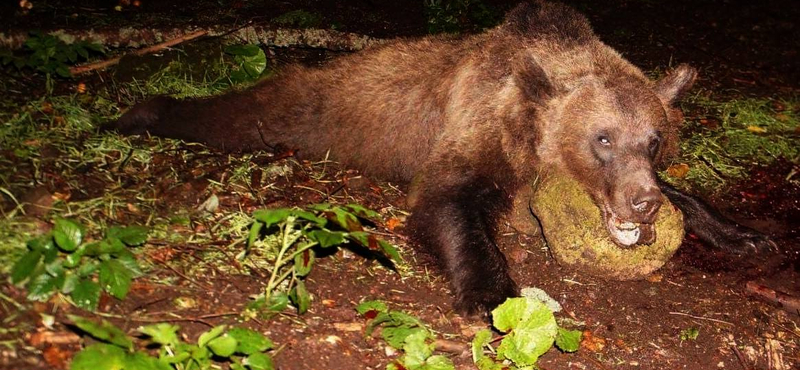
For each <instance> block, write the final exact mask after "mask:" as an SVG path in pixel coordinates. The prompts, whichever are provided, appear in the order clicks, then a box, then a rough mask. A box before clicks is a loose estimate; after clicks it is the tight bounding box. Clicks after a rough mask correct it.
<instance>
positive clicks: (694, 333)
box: [681, 328, 700, 341]
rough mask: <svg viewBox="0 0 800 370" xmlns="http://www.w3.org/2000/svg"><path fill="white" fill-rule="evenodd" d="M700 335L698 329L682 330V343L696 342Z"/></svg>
mask: <svg viewBox="0 0 800 370" xmlns="http://www.w3.org/2000/svg"><path fill="white" fill-rule="evenodd" d="M699 335H700V330H697V328H688V329H684V330H681V341H685V340H696V339H697V337H698V336H699Z"/></svg>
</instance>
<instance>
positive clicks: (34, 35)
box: [0, 31, 105, 78]
mask: <svg viewBox="0 0 800 370" xmlns="http://www.w3.org/2000/svg"><path fill="white" fill-rule="evenodd" d="M104 53H105V49H104V48H103V46H102V45H100V44H97V43H92V42H88V41H85V40H80V41H75V42H73V43H71V44H67V43H66V42H64V41H63V40H61V39H60V38H58V37H56V36H53V35H48V34H45V33H42V32H39V31H34V32H31V36H30V37H29V38H28V39H27V40H26V41H25V44H24V45H23V49H22V55H19V56H18V55H14V54H13V53H12V52H11V51H8V50H5V51H2V52H0V64H2V65H3V66H9V65H13V66H14V67H16V68H17V69H20V70H22V69H26V68H27V69H31V70H33V71H36V72H39V73H43V74H46V75H48V76H50V75H58V76H60V77H65V78H66V77H72V74H71V73H70V71H69V66H70V65H74V64H76V63H78V62H81V61H85V60H88V59H89V58H90V56H91V55H92V54H104Z"/></svg>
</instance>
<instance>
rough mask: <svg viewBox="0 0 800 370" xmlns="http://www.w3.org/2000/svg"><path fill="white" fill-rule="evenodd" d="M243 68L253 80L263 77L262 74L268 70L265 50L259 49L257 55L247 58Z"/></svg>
mask: <svg viewBox="0 0 800 370" xmlns="http://www.w3.org/2000/svg"><path fill="white" fill-rule="evenodd" d="M242 68H243V69H244V71H245V72H246V73H247V75H248V76H250V78H251V79H256V78H258V76H261V73H262V72H264V70H265V69H266V68H267V56H266V54H264V50H261V49H260V48H259V49H258V52H257V53H256V55H253V56H250V57H246V58H245V59H244V61H243V63H242Z"/></svg>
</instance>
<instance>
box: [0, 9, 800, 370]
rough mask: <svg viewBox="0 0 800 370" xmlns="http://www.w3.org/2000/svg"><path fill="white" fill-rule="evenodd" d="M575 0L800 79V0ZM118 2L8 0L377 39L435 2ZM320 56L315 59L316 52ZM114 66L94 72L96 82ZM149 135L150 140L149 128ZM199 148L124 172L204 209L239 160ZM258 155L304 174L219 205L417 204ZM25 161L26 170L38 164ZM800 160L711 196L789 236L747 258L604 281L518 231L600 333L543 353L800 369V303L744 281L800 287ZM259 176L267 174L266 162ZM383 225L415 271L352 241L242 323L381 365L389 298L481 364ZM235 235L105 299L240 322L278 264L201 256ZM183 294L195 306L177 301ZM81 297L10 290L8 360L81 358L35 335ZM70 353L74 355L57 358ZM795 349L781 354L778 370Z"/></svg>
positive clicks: (649, 55)
mask: <svg viewBox="0 0 800 370" xmlns="http://www.w3.org/2000/svg"><path fill="white" fill-rule="evenodd" d="M486 3H488V4H492V5H493V6H495V7H496V8H497V9H507V8H508V7H510V6H511V5H512V4H513V2H511V1H508V2H506V1H497V2H489V1H487V2H486ZM571 3H572V4H573V5H574V6H576V7H577V8H579V9H581V10H582V11H583V12H585V13H586V14H587V15H588V16H589V18H590V19H591V21H592V22H593V24H594V26H595V28H596V30H597V32H598V34H599V35H600V36H601V38H602V39H603V40H605V41H606V42H607V43H608V44H610V45H611V46H613V47H615V48H616V49H618V50H620V51H621V52H622V53H623V54H624V55H625V56H626V57H628V58H629V59H630V60H631V61H632V62H634V63H635V64H637V65H638V66H640V67H642V68H643V69H644V70H648V71H649V70H662V71H663V70H665V69H667V68H668V67H669V66H670V65H677V64H678V63H690V64H692V65H695V66H697V67H698V68H699V69H700V71H701V77H700V80H699V85H700V86H699V89H707V90H714V91H718V92H721V93H722V94H724V95H727V96H730V97H752V96H755V97H773V96H779V95H781V96H787V95H789V96H791V95H797V94H798V93H799V92H800V63H799V62H798V60H799V58H800V55H798V50H800V43H798V42H797V40H800V24H799V23H800V6H798V5H796V4H794V2H793V1H790V0H777V1H770V2H753V1H734V0H727V1H725V0H703V1H692V0H675V1H669V2H658V1H649V0H613V1H607V2H602V3H601V2H588V1H587V2H571ZM114 5H116V4H115V3H114V2H111V1H106V0H83V1H68V0H53V1H43V2H34V8H33V9H32V10H31V12H30V13H29V14H27V15H25V14H21V12H20V11H19V10H18V7H17V4H16V2H6V3H4V4H3V5H0V31H9V30H15V29H16V30H19V29H34V28H41V29H50V28H53V29H57V28H71V29H84V28H86V27H92V26H97V25H98V24H101V25H102V26H105V27H109V26H111V25H114V26H119V25H121V24H125V25H147V26H157V25H163V24H169V25H174V26H178V27H181V26H187V25H190V24H230V25H234V24H242V23H244V22H246V21H248V20H253V21H256V22H263V21H267V20H269V19H272V18H273V17H275V16H277V15H280V14H283V13H285V12H286V11H290V10H295V9H304V10H307V11H315V12H319V13H320V14H323V15H324V21H323V22H324V24H323V26H325V25H330V24H334V23H335V24H337V25H341V26H338V27H341V28H340V29H342V30H345V31H349V32H356V33H362V34H368V35H374V36H376V37H393V36H412V37H413V36H420V35H424V34H425V33H426V28H425V26H426V24H425V19H424V15H423V8H422V6H421V2H419V1H408V0H403V1H388V2H378V1H370V0H347V1H315V0H303V1H280V2H277V1H270V0H266V1H261V2H248V1H205V0H201V1H195V2H182V1H172V0H161V1H153V2H152V4H151V3H150V2H147V1H143V2H142V6H141V7H140V8H139V9H134V8H131V7H126V8H125V9H124V10H123V11H122V12H116V11H114V10H113V9H112V8H113V6H114ZM73 14H77V15H76V16H73ZM275 55H276V56H275V58H276V59H277V60H278V62H283V61H285V60H294V59H296V58H297V56H298V55H300V56H301V57H304V58H305V60H306V62H308V63H316V62H318V61H319V60H324V59H328V58H331V57H334V55H333V54H331V53H326V52H325V51H308V50H276V54H275ZM309 55H311V56H312V57H311V58H308V56H309ZM127 64H135V63H130V62H129V63H127ZM102 73H104V74H105V73H108V74H115V73H124V71H115V70H111V71H107V72H102ZM101 76H102V74H101ZM102 81H103V79H101V78H92V79H90V80H87V82H88V83H90V84H100V83H102ZM26 94H32V95H35V93H31V92H27V93H26ZM689 114H691V112H689ZM685 134H686V135H691V133H690V132H687V133H685ZM142 142H143V143H145V144H143V145H146V142H147V139H142ZM798 145H800V143H798ZM0 149H2V148H0ZM181 150H187V149H185V148H184V149H181ZM0 153H2V151H0ZM4 155H10V154H8V153H4ZM189 158H190V160H188V161H187V160H183V159H182V160H181V161H178V160H177V159H176V157H175V156H171V155H168V154H164V155H163V156H162V155H159V156H156V159H155V160H154V163H153V164H152V165H151V166H150V167H149V168H148V169H147V171H149V172H148V173H137V174H132V173H121V174H120V176H121V178H122V179H123V183H124V181H125V180H126V179H127V181H128V182H127V183H126V186H130V187H131V188H132V189H142V191H145V190H148V191H150V193H148V194H149V195H151V196H154V197H157V198H158V199H159V202H158V203H159V205H160V207H161V210H162V211H164V212H166V210H169V209H175V208H180V207H186V208H189V209H191V208H194V207H196V206H197V205H198V204H199V203H201V202H202V201H203V200H205V198H206V197H207V194H208V193H207V188H208V186H209V183H210V182H211V181H216V180H219V179H220V178H223V177H225V176H228V175H229V173H228V168H229V167H230V166H229V165H230V162H231V161H236V160H237V159H236V158H234V159H231V158H230V157H229V156H227V155H223V154H212V155H211V158H209V157H208V156H207V155H205V154H195V155H192V156H189ZM255 160H256V161H263V165H264V168H268V167H270V166H276V165H278V166H288V167H289V168H291V171H288V174H286V175H284V176H280V177H278V178H276V179H275V180H274V184H272V185H270V186H266V182H267V181H266V180H265V181H264V185H265V186H257V187H254V189H253V192H254V195H253V196H242V195H241V194H225V193H218V194H217V195H218V196H219V198H220V211H219V212H220V213H224V212H225V211H226V210H237V209H244V210H252V209H258V208H262V207H263V206H270V207H272V206H287V205H303V204H309V203H314V202H319V201H323V200H335V201H339V202H350V201H355V202H359V203H361V204H364V205H365V206H368V207H371V208H372V209H376V210H381V211H382V213H383V214H384V215H386V214H389V215H395V216H396V217H398V218H399V219H401V220H402V218H403V215H404V213H403V210H404V209H405V193H404V190H405V189H404V188H402V187H400V188H398V187H397V186H395V185H394V184H389V183H385V182H382V181H381V180H380V179H373V178H366V177H364V176H361V175H360V174H358V173H357V172H355V171H352V170H348V169H343V168H338V167H337V166H336V165H335V164H331V163H326V164H320V163H309V162H304V161H298V160H297V159H294V158H284V159H277V160H276V159H275V158H273V157H269V156H267V155H266V154H265V155H263V156H260V157H257V158H256V159H255ZM208 161H211V163H213V165H209V164H208V163H209V162H208ZM201 162H202V163H204V166H206V167H204V168H202V169H201V170H198V169H197V167H196V166H197V164H198V163H201ZM43 163H44V164H43V166H44V167H43V168H40V169H39V170H40V171H48V168H47V162H46V161H45V162H43ZM320 166H324V167H325V169H324V173H325V175H324V176H323V177H321V178H318V177H316V176H310V175H309V174H310V173H319V172H320ZM166 168H173V169H175V170H176V171H178V172H179V173H181V174H182V176H181V178H182V182H181V183H177V184H176V183H171V182H168V180H166V177H165V176H163V173H161V172H160V171H165V169H166ZM15 170H19V171H20V172H23V171H27V169H26V167H25V165H24V164H20V167H19V168H17V169H15ZM798 170H799V169H798V168H797V166H793V165H792V164H791V163H789V162H788V161H784V162H780V161H779V162H778V163H777V164H775V165H772V166H769V167H759V168H756V169H755V170H754V171H755V172H754V173H756V174H758V176H755V177H753V178H751V179H748V180H746V181H743V182H741V183H739V184H735V185H733V186H731V187H729V188H727V189H726V190H725V191H724V192H722V193H718V194H714V195H713V197H711V198H709V201H710V202H711V203H712V204H714V205H715V206H716V207H718V208H719V209H720V210H722V211H723V212H724V213H725V214H726V215H728V216H729V217H731V218H733V219H735V220H737V221H739V222H740V223H742V224H744V225H747V226H750V227H753V228H755V229H757V230H760V231H762V232H765V233H767V234H769V235H770V236H771V237H772V238H773V240H774V241H775V242H776V244H777V246H778V250H776V251H771V252H768V253H763V254H761V255H758V256H733V255H729V254H725V253H723V252H721V251H716V250H710V249H708V248H706V247H704V246H703V245H701V244H700V243H698V242H696V241H694V240H692V238H691V236H690V237H689V238H687V240H686V241H685V242H684V245H682V246H681V249H680V250H679V252H678V254H677V255H676V256H675V257H674V258H673V259H672V260H671V261H669V262H668V263H667V265H666V266H665V267H664V268H662V269H661V270H659V271H657V272H656V273H655V274H653V275H652V276H650V277H648V278H647V279H646V280H643V281H626V282H618V281H604V280H602V279H599V278H594V277H591V276H587V275H585V274H581V272H580V271H573V270H569V269H567V268H564V267H562V266H559V265H558V263H556V261H555V260H554V259H553V258H552V257H551V255H550V254H549V253H548V251H547V249H546V247H544V246H543V242H542V241H541V240H539V239H537V238H535V237H532V236H527V235H521V234H518V233H515V232H513V230H511V229H505V230H504V232H503V233H502V234H503V236H502V238H501V240H500V244H501V247H502V249H503V250H504V252H505V253H506V255H507V256H508V258H509V260H510V263H511V266H512V274H513V277H514V278H515V279H516V281H518V282H519V283H520V285H521V286H536V287H539V288H541V289H544V290H545V291H546V292H548V294H550V296H552V297H553V298H555V299H556V300H558V301H559V302H560V303H561V304H562V305H563V306H564V309H565V313H564V314H562V315H566V316H568V317H571V318H573V319H575V320H577V321H581V322H583V323H584V331H585V333H590V336H591V339H589V340H586V341H585V343H584V346H582V348H581V350H579V351H578V352H577V353H574V354H565V353H561V352H559V351H557V350H551V351H550V352H548V353H547V354H546V355H545V356H544V357H543V358H542V359H540V361H539V366H540V367H541V368H542V369H548V370H556V369H600V370H603V369H735V370H739V369H742V370H750V369H778V370H780V369H798V368H800V316H798V313H790V312H787V311H785V310H782V309H781V308H779V307H776V306H774V305H772V304H770V303H768V302H764V301H762V300H759V299H758V298H756V297H754V296H752V295H750V294H748V293H747V291H746V290H745V284H746V283H748V282H751V281H752V282H756V283H759V284H762V285H765V286H767V287H770V288H772V289H776V290H780V291H783V292H786V293H788V294H790V295H794V296H800V231H798V230H800V183H798V182H797V181H794V182H791V181H787V178H788V177H791V176H790V174H791V173H793V171H795V172H796V171H798ZM54 172H55V171H54ZM198 174H200V175H198ZM250 175H251V176H255V175H253V174H250ZM258 176H259V178H258V179H259V182H260V183H261V181H260V180H261V174H260V173H259V174H258ZM84 180H85V183H84V184H85V186H86V188H87V189H88V190H85V191H83V195H82V196H84V197H87V198H90V197H92V196H98V195H99V194H102V193H103V192H104V191H105V190H106V189H107V187H108V186H109V184H108V183H107V182H106V180H104V179H103V178H101V177H100V176H99V175H95V174H93V173H92V172H91V171H87V172H86V174H85V178H84ZM45 187H47V189H46V190H47V192H49V193H50V194H55V193H59V192H69V191H70V189H69V184H67V183H62V182H59V181H57V180H53V181H51V182H49V183H48V184H46V185H45ZM20 191H23V192H32V191H34V190H32V189H20ZM701 191H702V189H698V192H701ZM76 193H77V192H76ZM20 195H23V194H20ZM140 217H141V216H140V215H137V214H136V213H135V212H130V213H129V214H127V215H126V214H123V215H121V216H120V218H121V219H118V220H117V221H119V222H125V221H140V220H139V218H140ZM379 226H380V227H379V228H380V229H381V230H382V231H384V232H386V233H387V235H389V239H390V240H392V241H394V242H396V243H398V244H400V245H401V246H403V247H402V251H403V254H404V256H405V258H406V260H407V261H409V265H410V267H409V270H408V271H403V272H402V273H401V274H398V273H395V272H392V271H390V270H388V269H386V268H384V267H382V266H380V264H378V263H377V262H375V261H370V260H366V259H364V258H360V257H359V256H356V255H354V254H353V253H351V252H347V251H339V252H338V253H336V254H335V255H332V256H328V257H327V258H324V259H322V260H321V261H320V263H319V264H318V265H317V266H316V267H315V269H314V270H313V272H312V274H311V275H310V277H309V278H308V280H307V282H308V289H309V291H310V292H311V293H312V296H313V304H312V306H311V309H310V311H309V312H308V313H306V314H305V315H302V316H298V315H294V314H285V315H280V316H277V317H275V318H272V319H270V320H249V321H247V322H244V323H241V325H244V326H248V327H251V328H253V329H256V330H259V331H262V332H264V333H265V334H266V335H268V336H269V337H270V338H271V339H272V340H273V341H275V342H276V343H277V344H278V346H279V347H280V350H279V351H278V352H277V354H276V356H275V363H276V364H277V366H278V368H280V369H379V368H384V367H385V365H386V364H387V363H388V362H389V361H390V359H391V358H392V357H393V356H391V354H390V351H387V350H386V346H385V343H383V342H382V341H380V340H376V339H371V338H365V337H364V335H363V327H364V321H363V320H362V319H360V318H359V317H357V315H356V312H355V310H354V307H355V305H356V304H357V303H358V302H360V301H362V300H364V299H382V300H385V301H387V302H390V304H391V305H393V307H396V308H399V309H403V310H406V311H408V312H409V313H411V314H414V315H417V316H418V317H420V318H421V319H423V320H424V321H425V322H427V323H429V324H430V325H432V327H433V328H434V329H435V330H437V331H438V332H439V333H440V335H441V336H443V337H446V338H448V339H450V340H452V341H454V342H457V343H462V344H463V346H464V352H463V353H452V354H450V355H451V356H452V357H451V358H452V359H453V361H454V362H455V363H456V365H457V367H458V368H464V369H470V368H474V365H472V359H471V357H470V354H469V351H468V348H469V341H470V340H471V336H472V334H474V331H475V330H476V328H480V327H482V326H483V324H482V323H481V322H479V321H474V320H468V319H464V318H461V317H458V316H457V315H455V314H454V313H453V312H452V310H451V308H450V293H449V289H448V285H447V282H446V280H444V279H443V277H442V276H441V274H440V272H439V271H437V270H436V268H435V267H434V265H433V264H432V263H431V260H430V258H429V257H428V256H427V255H425V254H424V253H419V252H418V251H416V252H415V251H414V250H413V246H409V245H406V243H405V238H404V237H403V230H402V226H400V227H398V228H396V229H393V230H389V229H388V228H387V227H386V225H379ZM226 245H227V243H225V240H221V241H220V243H219V244H212V245H206V246H196V245H188V244H187V245H172V244H169V243H163V245H159V244H156V245H151V246H150V247H149V249H148V255H147V257H146V258H147V259H148V260H150V261H151V262H153V269H152V270H151V271H150V272H149V273H148V275H147V277H146V278H144V279H140V280H138V281H137V283H136V284H135V285H134V287H133V289H132V291H131V293H130V294H129V296H128V298H126V299H125V300H123V301H119V300H116V299H113V298H110V297H104V299H103V300H102V301H101V305H100V310H99V311H101V312H105V313H107V314H108V315H107V317H108V318H109V319H110V320H111V321H113V322H115V323H116V324H118V325H120V326H121V327H122V328H124V329H126V330H132V329H134V328H136V327H138V326H140V325H143V324H145V323H150V322H160V321H173V322H176V323H179V324H180V325H181V326H182V328H183V329H184V331H183V332H184V333H185V334H186V336H187V337H189V338H191V339H194V338H195V337H196V335H197V333H199V332H201V331H204V330H206V329H207V328H208V325H217V324H222V323H229V324H236V323H237V322H239V321H240V320H239V317H238V313H239V312H241V311H242V310H243V308H244V306H245V305H246V304H247V303H248V299H249V298H248V297H249V296H251V295H253V294H257V293H259V291H260V289H261V288H262V286H263V282H264V277H263V276H261V275H260V273H259V272H258V271H252V270H250V269H247V268H244V267H242V266H238V264H237V263H236V262H235V261H234V260H233V259H232V258H229V259H228V260H226V259H225V258H223V259H222V260H221V262H219V264H220V266H214V265H211V266H206V265H203V264H202V263H201V261H202V259H203V258H204V256H205V255H206V253H207V252H209V250H219V251H220V252H221V253H222V254H223V255H225V256H228V257H230V256H233V255H235V254H236V253H237V251H235V250H233V249H231V250H226ZM193 265H203V266H204V267H203V268H204V269H203V270H202V271H201V272H199V273H198V271H197V270H196V269H193ZM222 265H226V266H224V268H223V266H222ZM164 282H169V283H164ZM0 292H2V293H3V294H4V295H5V296H8V297H11V298H13V299H15V300H17V301H18V302H23V301H24V297H25V293H24V292H22V291H20V290H19V288H17V287H14V286H12V285H10V284H6V283H4V284H3V285H2V286H0ZM178 298H182V299H184V300H189V301H191V302H193V303H192V304H188V305H182V306H180V307H178V306H176V299H178ZM78 311H79V310H77V309H76V308H74V307H70V306H64V305H59V304H58V303H57V302H49V303H47V304H36V305H33V306H32V308H31V311H25V312H22V313H19V312H16V311H15V310H14V307H13V305H7V304H3V305H0V317H2V318H3V320H4V324H3V325H9V327H12V326H14V327H24V328H27V329H26V330H25V331H24V332H23V333H16V334H14V333H10V334H9V333H0V338H2V339H9V338H13V335H21V336H23V337H24V338H25V340H26V342H25V343H26V345H25V346H22V347H17V348H16V350H7V349H6V348H0V368H8V369H45V368H59V367H63V366H66V363H67V362H66V361H65V360H66V358H69V355H70V354H71V353H72V352H74V351H76V350H78V349H79V346H80V343H79V342H74V341H73V342H69V343H66V344H52V343H51V344H38V345H37V344H35V343H32V342H31V341H30V338H31V336H32V334H34V333H37V332H41V331H46V330H51V329H46V328H43V327H42V326H41V324H40V323H38V322H36V321H38V320H35V319H34V318H35V317H37V316H36V315H37V314H36V312H46V313H50V314H54V315H55V317H56V320H55V321H56V324H55V327H54V329H52V330H53V331H56V332H64V331H67V328H66V327H65V326H64V325H63V324H62V323H64V322H67V320H66V318H65V315H66V314H67V313H70V312H78ZM12 314H13V315H12ZM26 322H27V324H25V325H21V324H20V323H26ZM20 325H21V326H20ZM690 328H695V329H697V330H698V331H699V336H698V337H697V338H696V339H695V340H683V339H681V333H682V332H684V331H685V330H687V329H690ZM585 335H586V334H585ZM52 348H55V349H52ZM456 352H458V351H456ZM62 353H65V354H66V355H63V356H59V355H58V354H62ZM781 364H782V366H784V367H782V368H781V367H779V366H781Z"/></svg>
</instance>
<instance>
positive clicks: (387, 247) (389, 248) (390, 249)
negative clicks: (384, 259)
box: [378, 239, 403, 263]
mask: <svg viewBox="0 0 800 370" xmlns="http://www.w3.org/2000/svg"><path fill="white" fill-rule="evenodd" d="M378 246H379V247H380V248H381V251H383V253H384V254H386V255H387V256H389V258H391V259H392V260H393V261H394V262H397V263H401V262H403V259H402V258H400V253H399V252H397V248H395V246H394V245H391V244H390V243H388V242H386V241H385V240H382V239H378Z"/></svg>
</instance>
